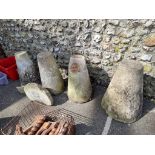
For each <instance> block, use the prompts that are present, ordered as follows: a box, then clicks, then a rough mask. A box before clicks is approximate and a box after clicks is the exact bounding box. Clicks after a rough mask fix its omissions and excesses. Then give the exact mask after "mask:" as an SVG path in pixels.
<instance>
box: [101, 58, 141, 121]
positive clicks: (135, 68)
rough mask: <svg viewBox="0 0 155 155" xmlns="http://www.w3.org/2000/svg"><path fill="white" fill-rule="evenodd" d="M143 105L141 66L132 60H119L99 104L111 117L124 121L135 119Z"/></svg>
mask: <svg viewBox="0 0 155 155" xmlns="http://www.w3.org/2000/svg"><path fill="white" fill-rule="evenodd" d="M142 105H143V66H142V65H141V64H140V63H139V62H137V61H134V60H125V61H123V62H121V64H120V65H119V67H118V69H117V71H116V73H115V74H114V76H113V78H112V80H111V82H110V84H109V86H108V89H107V90H106V93H105V94H104V96H103V98H102V102H101V106H102V107H103V108H104V109H105V110H106V113H107V114H108V115H109V116H111V117H112V118H113V119H115V120H118V121H120V122H124V123H132V122H134V121H136V120H137V119H138V118H139V117H140V115H141V112H142Z"/></svg>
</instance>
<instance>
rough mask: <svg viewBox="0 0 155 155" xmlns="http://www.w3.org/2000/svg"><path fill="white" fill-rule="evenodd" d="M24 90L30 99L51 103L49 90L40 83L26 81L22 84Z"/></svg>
mask: <svg viewBox="0 0 155 155" xmlns="http://www.w3.org/2000/svg"><path fill="white" fill-rule="evenodd" d="M24 91H25V94H26V96H27V97H28V98H29V99H30V100H31V101H38V102H41V103H44V104H46V105H53V98H52V96H51V94H50V93H49V91H48V90H47V89H45V88H42V86H41V85H39V84H36V83H28V84H27V85H25V86H24Z"/></svg>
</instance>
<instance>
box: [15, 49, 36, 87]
mask: <svg viewBox="0 0 155 155" xmlns="http://www.w3.org/2000/svg"><path fill="white" fill-rule="evenodd" d="M15 58H16V64H17V69H18V74H19V78H20V82H21V85H26V84H28V83H31V82H38V77H37V73H36V69H35V67H34V64H33V62H32V60H31V59H30V57H29V55H28V54H27V52H26V51H21V52H17V53H15Z"/></svg>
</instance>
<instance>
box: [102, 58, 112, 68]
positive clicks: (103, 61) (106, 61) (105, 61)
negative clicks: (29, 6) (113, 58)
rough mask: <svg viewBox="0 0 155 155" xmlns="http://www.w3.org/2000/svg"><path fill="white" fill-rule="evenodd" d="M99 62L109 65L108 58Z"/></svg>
mask: <svg viewBox="0 0 155 155" xmlns="http://www.w3.org/2000/svg"><path fill="white" fill-rule="evenodd" d="M101 64H102V65H103V66H107V65H109V64H110V60H104V59H103V60H102V61H101Z"/></svg>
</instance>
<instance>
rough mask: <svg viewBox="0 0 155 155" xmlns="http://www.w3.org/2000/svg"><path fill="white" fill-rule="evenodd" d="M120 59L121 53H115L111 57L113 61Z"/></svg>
mask: <svg viewBox="0 0 155 155" xmlns="http://www.w3.org/2000/svg"><path fill="white" fill-rule="evenodd" d="M121 59H122V55H121V53H119V54H115V55H114V57H113V61H114V62H118V61H120V60H121Z"/></svg>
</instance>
